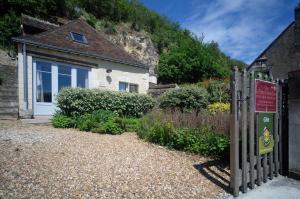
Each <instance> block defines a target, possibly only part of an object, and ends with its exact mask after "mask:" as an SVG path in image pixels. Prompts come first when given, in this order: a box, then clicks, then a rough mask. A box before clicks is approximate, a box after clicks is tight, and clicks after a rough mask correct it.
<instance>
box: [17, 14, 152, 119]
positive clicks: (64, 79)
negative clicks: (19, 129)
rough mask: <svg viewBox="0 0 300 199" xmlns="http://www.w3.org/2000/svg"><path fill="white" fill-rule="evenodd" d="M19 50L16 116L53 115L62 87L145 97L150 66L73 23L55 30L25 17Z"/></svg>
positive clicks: (90, 29)
mask: <svg viewBox="0 0 300 199" xmlns="http://www.w3.org/2000/svg"><path fill="white" fill-rule="evenodd" d="M22 20H23V32H24V34H23V35H22V36H20V37H16V38H13V40H14V42H15V43H16V44H17V46H18V56H17V58H18V64H17V65H18V78H17V82H18V106H19V108H18V114H19V117H22V118H27V117H29V118H31V117H35V116H40V115H52V114H53V113H54V112H55V110H56V109H57V108H56V105H55V96H56V95H57V94H58V92H59V90H60V89H61V88H63V87H83V88H99V89H105V90H114V91H122V92H137V93H147V91H148V88H149V84H150V81H151V80H150V75H149V66H148V65H146V64H143V63H141V62H139V61H137V60H136V59H135V58H133V57H132V56H131V55H129V54H128V53H127V52H125V51H124V50H123V49H121V48H119V47H118V46H117V45H115V44H113V43H111V42H110V41H109V40H107V39H106V38H105V37H104V36H103V35H102V34H101V33H99V32H98V31H96V30H95V29H94V28H93V27H91V26H90V25H88V24H87V23H86V22H85V21H84V20H81V19H77V20H74V21H70V22H67V23H66V24H63V25H56V24H52V23H48V22H45V21H42V20H38V19H35V18H32V17H29V16H23V17H22Z"/></svg>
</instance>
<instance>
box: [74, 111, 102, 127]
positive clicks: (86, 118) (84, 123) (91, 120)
mask: <svg viewBox="0 0 300 199" xmlns="http://www.w3.org/2000/svg"><path fill="white" fill-rule="evenodd" d="M99 126H100V123H99V122H98V121H97V119H96V117H95V116H94V115H92V114H85V115H82V116H80V117H78V118H77V120H76V127H77V128H79V130H81V131H90V130H91V129H92V128H96V127H99Z"/></svg>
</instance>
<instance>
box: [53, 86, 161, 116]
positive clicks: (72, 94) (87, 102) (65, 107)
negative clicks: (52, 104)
mask: <svg viewBox="0 0 300 199" xmlns="http://www.w3.org/2000/svg"><path fill="white" fill-rule="evenodd" d="M154 104H155V102H154V100H153V99H152V98H151V97H150V96H148V95H144V94H136V93H121V92H116V91H103V90H99V89H83V88H64V89H62V90H61V91H60V92H59V94H58V96H57V106H58V107H59V108H60V110H61V111H62V113H63V114H65V115H67V116H78V115H84V114H86V113H93V112H94V111H97V110H100V109H103V110H108V111H112V112H114V113H116V114H118V115H120V116H130V117H140V116H142V115H143V114H145V113H147V112H148V111H149V110H151V109H152V108H153V107H154Z"/></svg>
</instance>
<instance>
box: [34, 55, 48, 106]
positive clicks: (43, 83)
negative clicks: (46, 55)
mask: <svg viewBox="0 0 300 199" xmlns="http://www.w3.org/2000/svg"><path fill="white" fill-rule="evenodd" d="M36 101H37V102H52V79H51V64H50V63H47V62H41V61H37V62H36Z"/></svg>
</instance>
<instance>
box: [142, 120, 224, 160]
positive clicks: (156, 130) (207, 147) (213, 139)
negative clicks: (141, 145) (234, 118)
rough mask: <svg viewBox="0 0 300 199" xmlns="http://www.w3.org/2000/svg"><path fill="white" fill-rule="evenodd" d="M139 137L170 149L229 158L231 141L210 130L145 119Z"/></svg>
mask: <svg viewBox="0 0 300 199" xmlns="http://www.w3.org/2000/svg"><path fill="white" fill-rule="evenodd" d="M137 134H138V136H139V137H140V138H142V139H145V140H147V141H149V142H153V143H156V144H159V145H162V146H166V147H168V148H173V149H176V150H183V151H188V152H193V153H198V154H202V155H206V156H211V157H214V158H228V150H229V140H228V138H227V137H226V136H224V135H219V134H216V133H215V132H213V131H212V130H211V129H210V128H207V127H202V128H194V129H192V128H175V127H174V125H173V123H172V122H161V121H159V119H154V120H153V118H151V117H150V118H149V117H148V116H146V117H144V118H143V119H142V120H141V123H140V127H139V129H138V133H137Z"/></svg>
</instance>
